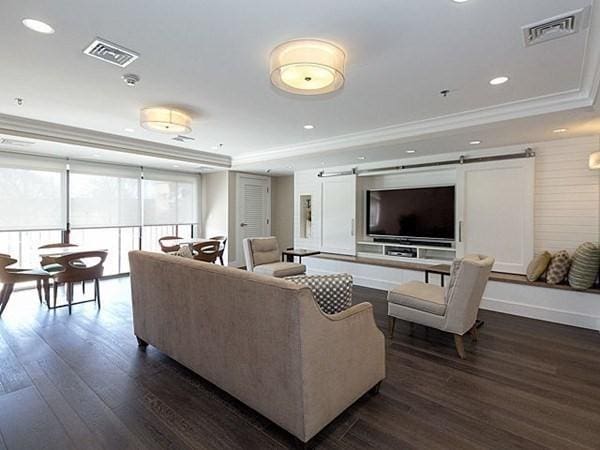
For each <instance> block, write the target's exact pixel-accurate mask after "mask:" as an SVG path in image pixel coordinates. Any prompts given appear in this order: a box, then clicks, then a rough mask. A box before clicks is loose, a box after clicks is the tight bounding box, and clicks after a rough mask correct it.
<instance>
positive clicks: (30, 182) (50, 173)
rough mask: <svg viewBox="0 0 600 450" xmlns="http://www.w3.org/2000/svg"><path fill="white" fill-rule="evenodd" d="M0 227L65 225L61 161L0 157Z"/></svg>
mask: <svg viewBox="0 0 600 450" xmlns="http://www.w3.org/2000/svg"><path fill="white" fill-rule="evenodd" d="M0 192H1V193H2V194H1V195H0V211H2V214H0V230H3V231H6V230H16V231H18V230H47V229H61V228H64V227H65V225H66V223H65V222H66V202H65V196H64V192H65V163H64V162H60V161H54V160H50V159H49V160H45V159H43V158H27V157H20V156H18V157H17V156H15V157H12V156H10V157H2V158H0Z"/></svg>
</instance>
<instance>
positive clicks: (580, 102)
mask: <svg viewBox="0 0 600 450" xmlns="http://www.w3.org/2000/svg"><path fill="white" fill-rule="evenodd" d="M592 104H593V100H592V99H591V98H590V97H589V96H588V95H585V94H584V93H583V92H582V91H581V90H579V89H574V90H570V91H566V92H561V93H557V94H551V95H547V96H543V97H537V98H534V99H527V100H520V101H516V102H511V103H505V104H503V105H499V106H492V107H487V108H481V109H476V110H471V111H467V112H463V113H457V114H450V115H446V116H441V117H436V118H432V119H425V120H420V121H415V122H409V123H405V124H400V125H392V126H388V127H383V128H376V129H372V130H368V131H364V132H359V133H351V134H346V135H341V136H336V137H333V138H327V139H320V140H314V141H309V142H305V143H302V144H299V145H290V146H285V147H277V148H272V149H268V150H265V151H263V152H256V153H248V154H244V155H240V156H239V157H234V158H233V165H234V167H235V166H237V165H242V164H251V163H257V162H264V161H269V160H274V159H281V158H289V157H298V156H300V155H308V154H312V153H321V152H327V151H332V150H341V149H347V148H355V147H362V146H366V145H374V144H384V143H388V142H394V141H402V140H407V139H410V138H413V139H414V138H420V137H425V136H429V135H434V134H436V133H443V132H448V131H456V130H461V129H464V128H469V127H475V126H481V125H489V124H493V123H497V122H503V121H507V120H514V119H522V118H525V117H532V116H538V115H543V114H549V113H555V112H560V111H568V110H573V109H579V108H588V107H590V106H592Z"/></svg>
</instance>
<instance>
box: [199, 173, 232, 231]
mask: <svg viewBox="0 0 600 450" xmlns="http://www.w3.org/2000/svg"><path fill="white" fill-rule="evenodd" d="M228 183H229V176H228V172H226V171H223V172H214V173H207V174H204V175H202V235H203V237H211V236H223V235H228V222H229V198H228V197H229V184H228Z"/></svg>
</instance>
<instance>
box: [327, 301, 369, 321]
mask: <svg viewBox="0 0 600 450" xmlns="http://www.w3.org/2000/svg"><path fill="white" fill-rule="evenodd" d="M372 310H373V305H371V304H370V303H369V302H363V303H359V304H358V305H354V306H351V307H350V308H348V309H346V310H344V311H341V312H339V313H337V314H328V315H326V317H327V318H328V319H329V320H332V321H339V320H345V319H347V318H348V317H350V316H354V315H356V314H360V313H362V312H364V311H372Z"/></svg>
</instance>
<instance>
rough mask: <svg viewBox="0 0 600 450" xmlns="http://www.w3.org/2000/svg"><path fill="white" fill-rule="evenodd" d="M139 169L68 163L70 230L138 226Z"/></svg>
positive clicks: (139, 213) (139, 216)
mask: <svg viewBox="0 0 600 450" xmlns="http://www.w3.org/2000/svg"><path fill="white" fill-rule="evenodd" d="M140 188H141V169H140V168H136V167H126V166H113V165H105V164H91V163H79V162H77V163H72V164H71V171H70V177H69V195H70V213H71V217H70V222H71V227H72V228H97V227H116V226H119V227H132V226H139V225H141V205H140V202H141V195H140Z"/></svg>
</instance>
